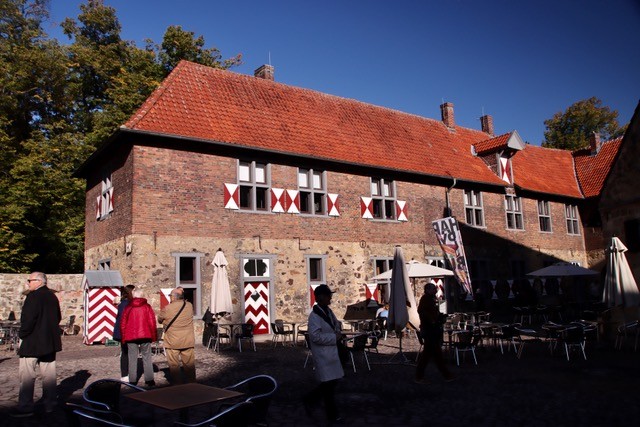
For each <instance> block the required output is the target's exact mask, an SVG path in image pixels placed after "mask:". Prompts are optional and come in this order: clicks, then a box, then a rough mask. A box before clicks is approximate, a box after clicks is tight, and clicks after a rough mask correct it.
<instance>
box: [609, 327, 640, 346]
mask: <svg viewBox="0 0 640 427" xmlns="http://www.w3.org/2000/svg"><path fill="white" fill-rule="evenodd" d="M638 331H639V326H638V321H637V320H634V321H632V322H626V323H622V324H621V325H620V326H618V327H617V328H616V340H615V342H614V345H613V346H614V348H616V349H618V350H622V344H623V343H624V341H625V340H626V338H627V335H629V334H630V333H633V332H635V336H636V340H635V347H634V351H635V350H637V349H638Z"/></svg>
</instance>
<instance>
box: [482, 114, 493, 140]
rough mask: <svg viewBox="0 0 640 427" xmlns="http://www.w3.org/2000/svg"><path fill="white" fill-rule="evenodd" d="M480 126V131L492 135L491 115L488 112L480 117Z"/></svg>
mask: <svg viewBox="0 0 640 427" xmlns="http://www.w3.org/2000/svg"><path fill="white" fill-rule="evenodd" d="M480 126H482V132H484V133H488V134H489V135H491V136H493V117H491V116H490V115H488V114H485V115H484V116H482V117H480Z"/></svg>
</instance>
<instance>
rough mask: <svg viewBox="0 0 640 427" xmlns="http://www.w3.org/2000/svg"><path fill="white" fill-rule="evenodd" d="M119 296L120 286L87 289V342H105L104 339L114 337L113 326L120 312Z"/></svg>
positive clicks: (89, 343)
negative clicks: (117, 302)
mask: <svg viewBox="0 0 640 427" xmlns="http://www.w3.org/2000/svg"><path fill="white" fill-rule="evenodd" d="M119 298H120V289H119V288H88V289H85V305H84V318H85V321H84V326H85V328H84V343H85V344H88V345H91V344H93V343H97V342H99V343H103V342H104V340H106V339H111V338H113V326H114V325H115V323H116V315H117V314H118V307H117V306H116V304H115V301H117V300H118V299H119Z"/></svg>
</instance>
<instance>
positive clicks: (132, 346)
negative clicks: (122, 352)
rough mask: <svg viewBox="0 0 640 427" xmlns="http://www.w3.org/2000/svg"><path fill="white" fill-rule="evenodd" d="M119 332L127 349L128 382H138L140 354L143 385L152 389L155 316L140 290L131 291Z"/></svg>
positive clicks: (155, 338) (154, 383) (155, 330)
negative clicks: (152, 347) (131, 296)
mask: <svg viewBox="0 0 640 427" xmlns="http://www.w3.org/2000/svg"><path fill="white" fill-rule="evenodd" d="M120 331H121V333H122V342H123V343H126V344H127V347H128V348H127V351H128V354H129V382H130V383H131V384H137V382H138V354H139V353H141V354H142V366H143V369H144V382H145V385H146V386H147V387H154V386H155V385H156V382H155V381H154V377H153V363H152V362H151V343H152V342H154V341H156V340H157V328H156V316H155V313H154V312H153V309H152V308H151V306H150V305H149V303H148V302H147V300H146V298H143V293H142V291H141V290H140V289H135V290H134V291H133V299H132V300H131V302H130V303H129V304H128V305H127V307H126V308H125V309H124V312H123V314H122V324H121V325H120Z"/></svg>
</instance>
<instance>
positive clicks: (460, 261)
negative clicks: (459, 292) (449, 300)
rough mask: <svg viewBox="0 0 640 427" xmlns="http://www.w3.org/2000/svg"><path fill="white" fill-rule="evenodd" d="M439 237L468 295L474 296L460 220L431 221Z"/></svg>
mask: <svg viewBox="0 0 640 427" xmlns="http://www.w3.org/2000/svg"><path fill="white" fill-rule="evenodd" d="M431 224H432V225H433V230H434V231H435V232H436V236H437V237H438V243H440V247H441V248H442V252H444V255H445V257H446V258H447V260H448V261H449V264H450V265H451V267H452V268H453V273H454V274H455V276H456V279H458V282H459V283H460V285H461V286H462V288H463V289H464V290H465V292H467V294H468V296H471V297H473V288H472V287H471V277H470V276H469V269H468V268H467V258H466V257H465V255H464V246H462V236H461V235H460V229H459V228H458V222H457V221H456V219H455V218H453V217H446V218H442V219H438V220H436V221H433V222H432V223H431Z"/></svg>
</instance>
